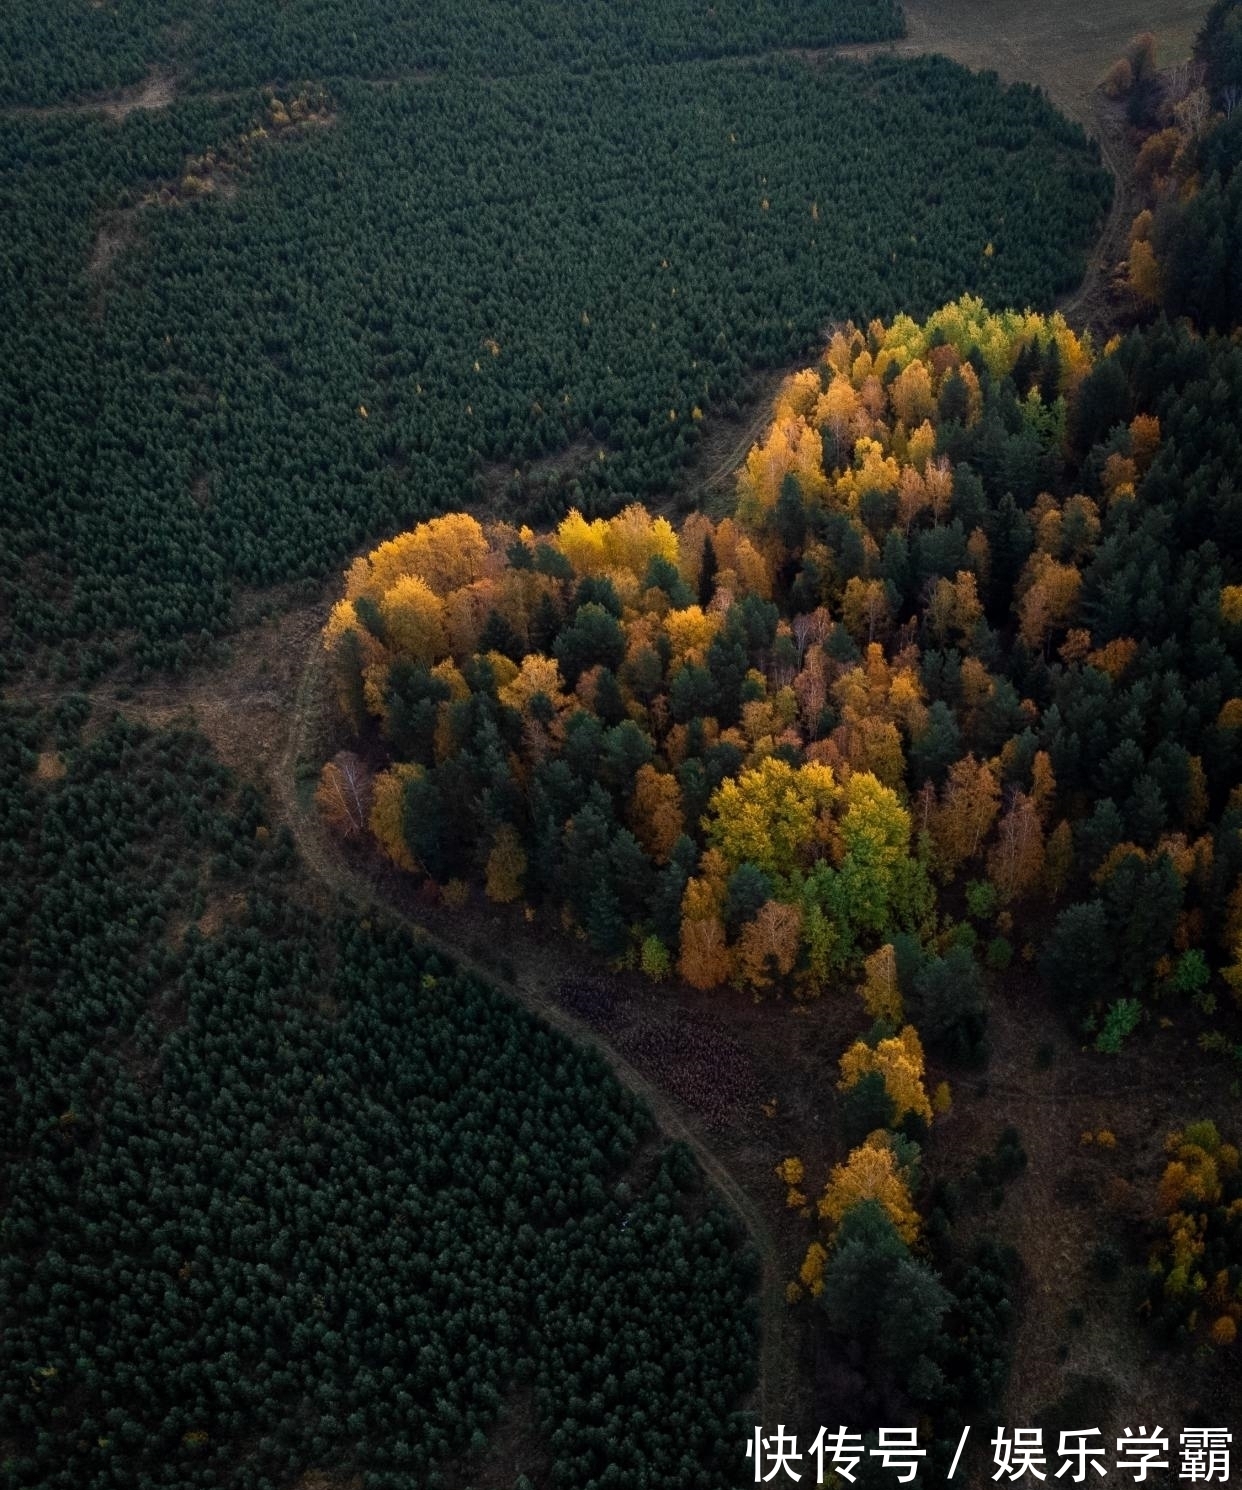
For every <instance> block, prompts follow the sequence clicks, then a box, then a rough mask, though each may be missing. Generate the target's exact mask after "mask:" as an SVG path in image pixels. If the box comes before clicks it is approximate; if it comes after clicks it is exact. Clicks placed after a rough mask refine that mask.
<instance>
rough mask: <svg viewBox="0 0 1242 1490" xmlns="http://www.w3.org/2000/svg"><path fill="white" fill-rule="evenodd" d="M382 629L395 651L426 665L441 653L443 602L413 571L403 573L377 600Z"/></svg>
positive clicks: (443, 643) (445, 643)
mask: <svg viewBox="0 0 1242 1490" xmlns="http://www.w3.org/2000/svg"><path fill="white" fill-rule="evenodd" d="M379 609H380V615H381V616H382V617H383V620H384V632H385V635H386V636H387V638H388V640H389V643H390V644H391V646H392V648H393V650H394V651H396V652H398V653H399V654H400V655H401V656H403V657H408V658H410V659H411V660H413V661H415V662H422V663H425V664H426V665H427V666H428V667H430V666H431V665H432V663H434V662H439V660H440V659H441V658H442V657H443V656H444V654H445V652H446V651H447V648H448V640H447V636H446V634H445V630H444V602H443V601H442V600H441V599H440V597H439V596H438V595H437V594H436V593H435V591H434V590H432V588H431V587H430V585H428V584H427V582H426V581H425V580H423V579H420V578H419V577H418V575H416V574H403V575H402V576H401V577H400V578H399V579H397V580H396V581H395V582H394V583H393V585H392V587H391V588H390V589H388V590H385V591H384V594H383V598H382V599H381V600H380V603H379Z"/></svg>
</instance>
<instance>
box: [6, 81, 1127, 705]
mask: <svg viewBox="0 0 1242 1490" xmlns="http://www.w3.org/2000/svg"><path fill="white" fill-rule="evenodd" d="M795 142H796V143H795ZM0 151H3V159H2V160H0V204H2V205H3V211H2V212H0V257H2V259H3V262H4V264H5V266H6V267H5V273H4V278H3V288H2V289H0V296H2V297H3V299H2V304H3V312H2V314H0V325H2V327H3V330H2V331H0V338H2V343H0V367H2V368H3V373H2V374H0V377H2V379H3V387H2V389H0V407H4V408H5V409H6V410H7V411H9V416H10V417H9V418H8V420H7V424H8V428H9V430H10V436H9V438H8V439H6V442H5V449H4V455H3V462H4V464H3V469H2V470H0V482H3V489H4V493H5V500H4V503H3V506H2V508H0V511H2V513H3V517H2V519H0V565H2V570H0V572H3V574H4V577H5V581H6V590H8V592H9V598H8V603H7V604H6V605H5V607H4V613H3V615H0V623H3V624H5V625H6V629H7V636H8V639H9V645H8V647H7V648H6V651H8V652H9V655H13V649H14V648H15V647H21V646H22V645H29V644H31V643H33V644H34V645H35V646H38V647H46V646H49V645H51V646H56V647H59V648H60V649H61V655H62V656H69V657H76V663H77V665H78V666H79V667H80V668H82V669H83V670H84V671H85V674H86V676H87V678H88V679H89V678H90V677H91V676H93V675H95V674H96V673H97V672H98V671H99V670H100V669H101V668H102V667H105V666H107V665H108V664H109V663H110V662H111V661H112V660H114V659H115V658H116V656H117V655H118V654H119V653H122V654H123V653H125V652H131V651H132V653H133V654H134V655H135V656H136V657H137V658H138V659H139V660H140V661H142V662H145V663H149V664H160V665H166V664H169V663H176V662H178V661H181V660H185V659H188V658H189V657H191V656H192V655H194V654H195V652H196V651H201V649H202V645H203V643H204V641H205V640H207V639H209V638H211V637H214V636H218V635H219V634H220V633H221V632H223V631H224V630H226V629H227V627H228V625H229V620H230V614H231V609H230V607H231V595H232V592H233V590H234V588H235V587H236V586H237V585H239V584H240V585H247V586H252V585H267V584H271V583H273V582H276V581H280V580H287V579H292V578H299V577H309V576H315V577H320V576H322V575H323V574H324V572H325V570H327V569H328V568H329V567H330V566H332V565H335V564H338V563H339V562H340V561H341V560H342V559H343V558H344V557H345V556H346V555H348V554H349V553H350V552H352V551H354V550H355V549H356V548H357V547H358V545H359V544H360V543H362V542H363V541H365V540H366V539H367V538H369V537H373V536H375V535H377V534H380V533H383V532H385V531H392V530H394V529H395V528H397V527H399V526H401V525H403V524H408V523H409V522H410V521H412V520H414V519H417V518H419V517H424V516H428V515H430V514H431V513H433V512H435V511H437V510H441V509H444V508H446V507H452V506H454V505H456V504H457V503H459V502H460V501H461V500H462V497H463V494H464V495H480V494H482V492H483V490H484V481H483V473H484V471H485V469H487V468H489V467H491V466H492V464H493V463H494V464H495V467H496V471H497V478H498V480H499V482H500V483H501V484H502V485H503V484H504V482H505V481H506V479H507V478H510V477H511V473H513V472H514V471H515V470H517V471H519V473H520V468H522V467H523V466H524V465H525V464H526V463H528V462H530V461H532V460H537V459H538V458H539V457H541V456H555V455H556V454H557V453H558V452H563V451H565V449H566V448H567V447H570V446H572V447H573V450H574V452H575V454H574V456H573V457H572V458H571V459H570V464H571V466H573V465H574V461H575V460H576V468H575V469H573V470H572V472H571V476H570V479H569V480H568V481H566V482H562V483H559V484H554V486H553V489H552V490H551V491H550V492H542V493H541V492H539V491H535V492H531V491H530V490H528V489H524V486H529V483H526V484H524V483H523V481H522V479H521V476H520V474H519V476H518V479H517V481H516V483H514V487H515V494H516V502H517V505H518V507H519V508H520V510H521V511H522V514H523V515H524V516H530V517H532V518H534V519H536V520H545V521H546V520H547V519H548V518H550V517H552V516H559V515H561V514H563V512H564V511H565V510H566V508H567V506H568V505H569V504H570V503H571V502H577V503H578V505H579V506H582V507H584V508H586V509H587V510H588V511H592V512H594V511H596V510H602V511H610V510H615V509H616V508H617V507H618V506H619V505H621V504H622V503H623V501H624V500H625V498H626V496H627V495H633V494H637V495H648V494H657V493H666V492H667V491H668V489H669V488H670V487H671V486H672V485H674V484H675V483H676V481H677V479H678V475H679V472H680V471H681V470H682V469H683V468H684V466H685V465H686V463H687V462H688V461H689V460H690V459H691V458H692V457H693V455H694V453H695V451H696V449H697V448H698V447H699V444H700V441H701V439H702V436H703V432H704V430H705V429H708V428H711V427H713V426H714V425H715V424H717V423H719V422H720V421H721V419H722V418H724V417H726V416H727V415H728V414H729V412H730V411H731V410H735V408H736V399H737V397H738V395H739V393H740V392H741V390H742V387H743V384H744V381H745V378H746V375H747V374H748V373H749V372H750V371H751V370H752V369H754V368H758V367H771V366H773V365H779V364H781V363H784V362H785V361H787V360H788V359H789V358H790V357H791V356H795V355H797V354H799V353H801V352H804V351H807V350H809V349H810V348H812V347H813V346H815V345H816V344H817V342H818V341H819V339H820V337H821V333H822V329H823V327H824V326H825V325H826V324H827V323H828V322H829V321H830V320H832V319H834V318H837V317H846V316H853V317H855V318H860V317H864V316H870V315H872V314H878V315H891V314H893V313H895V312H896V311H897V310H898V309H901V308H905V307H910V308H913V309H915V310H916V311H918V312H921V313H926V312H927V311H930V310H931V309H933V308H934V307H935V306H936V305H938V304H939V303H940V302H941V301H942V300H943V299H944V298H945V297H946V296H947V295H948V294H950V293H952V292H954V291H956V290H957V289H959V288H963V287H964V288H971V289H976V290H980V291H986V292H987V294H988V295H989V296H990V297H992V298H993V299H994V300H996V302H997V303H1008V302H1011V301H1012V302H1018V303H1022V302H1025V301H1028V300H1039V301H1048V300H1049V299H1051V298H1052V296H1054V295H1055V294H1056V293H1057V292H1058V291H1059V290H1062V289H1065V288H1066V287H1067V286H1069V285H1070V284H1071V283H1072V282H1073V281H1074V279H1075V278H1076V276H1077V274H1078V271H1079V269H1080V267H1081V263H1082V254H1083V250H1084V248H1085V246H1086V244H1087V242H1088V241H1089V239H1090V236H1091V234H1092V232H1093V231H1094V229H1095V228H1096V226H1097V224H1098V222H1099V220H1100V215H1101V212H1102V211H1103V208H1104V206H1105V204H1106V200H1107V185H1106V183H1107V177H1106V175H1105V173H1104V172H1102V171H1101V170H1100V169H1099V167H1098V166H1097V165H1096V164H1095V163H1094V161H1093V159H1092V155H1091V152H1090V151H1089V150H1088V148H1087V146H1086V143H1085V141H1084V139H1083V137H1082V134H1081V131H1080V130H1078V129H1077V128H1076V127H1073V126H1071V125H1069V124H1068V123H1066V122H1065V121H1064V120H1063V119H1061V118H1060V117H1059V116H1057V115H1056V114H1055V113H1054V112H1053V111H1052V110H1051V108H1050V107H1049V106H1048V105H1047V104H1046V102H1044V101H1043V99H1042V98H1040V97H1039V96H1038V95H1037V94H1035V92H1034V91H1033V90H1030V89H1025V88H1018V89H1002V88H1000V87H999V86H998V85H997V83H996V82H995V80H994V79H988V78H982V77H975V76H972V75H971V74H969V73H967V72H965V71H964V70H962V69H961V68H958V67H956V66H954V65H953V64H951V63H948V62H945V61H943V60H941V59H935V58H930V59H925V60H920V61H914V62H892V61H877V62H876V63H874V64H873V65H872V66H871V67H869V68H867V69H862V68H859V67H857V66H854V65H846V64H835V65H830V66H826V67H824V68H823V69H812V68H810V67H808V66H807V65H805V64H803V63H801V62H791V61H787V62H784V63H781V64H778V63H766V64H757V65H753V66H751V65H747V66H724V65H720V66H710V65H709V66H704V67H699V68H696V69H695V70H694V71H693V72H691V73H689V74H683V73H681V72H679V71H677V70H676V69H670V68H659V67H655V68H635V67H628V66H627V67H625V68H621V69H617V70H613V71H610V72H607V73H601V74H598V75H593V76H590V77H576V76H573V75H570V74H567V73H563V72H557V73H552V74H547V75H544V76H541V77H539V78H538V79H534V80H527V79H523V78H519V79H516V80H513V81H508V82H504V83H492V84H489V86H488V88H487V90H486V92H485V93H479V92H478V91H476V90H474V89H472V88H469V87H466V86H463V85H462V84H461V82H460V81H458V80H457V79H455V78H437V79H431V80H427V81H424V82H420V83H411V82H403V83H397V84H394V85H393V86H390V87H389V86H385V87H372V86H368V85H364V84H360V83H357V82H351V81H342V82H340V83H339V84H337V85H334V86H333V87H332V88H331V90H324V89H322V88H314V89H307V88H303V89H300V90H295V91H293V92H288V91H287V92H286V93H285V94H284V95H283V96H280V97H271V98H269V100H268V101H267V102H266V104H265V103H264V101H263V100H262V99H261V98H259V97H258V96H257V95H253V94H248V95H245V96H244V97H239V98H233V99H230V100H229V101H227V102H221V103H206V102H201V101H200V102H187V103H184V104H181V103H178V104H176V105H175V106H173V107H172V108H170V109H168V110H166V111H162V112H160V113H159V114H153V113H134V114H131V115H129V116H128V117H127V118H126V119H125V120H124V122H123V123H120V124H111V123H106V122H96V121H94V120H88V119H84V118H79V117H75V116H69V117H56V118H53V119H46V118H23V119H20V120H10V121H8V122H7V124H6V127H5V130H4V133H3V141H2V143H0ZM1050 224H1052V225H1054V230H1053V231H1050V230H1049V225H1050ZM536 485H537V483H536ZM68 573H71V574H72V575H73V577H74V582H73V584H72V586H71V587H66V586H65V585H64V584H63V583H58V582H57V579H56V576H64V575H66V574H68ZM120 632H124V633H125V634H126V636H125V639H124V641H120V640H118V635H117V634H118V633H120Z"/></svg>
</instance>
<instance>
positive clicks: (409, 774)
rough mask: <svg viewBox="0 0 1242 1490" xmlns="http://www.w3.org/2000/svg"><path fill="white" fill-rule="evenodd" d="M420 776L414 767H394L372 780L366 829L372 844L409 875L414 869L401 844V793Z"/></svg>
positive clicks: (409, 856) (403, 820)
mask: <svg viewBox="0 0 1242 1490" xmlns="http://www.w3.org/2000/svg"><path fill="white" fill-rule="evenodd" d="M421 775H422V770H421V768H420V767H418V766H414V765H408V764H397V765H395V766H390V767H389V769H388V770H387V771H381V772H380V774H379V775H378V776H377V777H376V778H375V782H374V785H373V788H372V797H371V816H370V821H369V826H370V829H371V832H372V833H373V834H374V836H375V841H376V843H378V844H379V846H380V848H381V849H383V851H384V853H385V854H386V855H387V856H388V858H389V859H391V860H392V862H393V863H394V864H395V865H396V866H397V868H398V869H406V870H409V871H410V872H411V873H413V872H414V871H415V870H416V869H417V868H418V865H417V864H415V862H414V856H413V855H412V854H411V853H410V849H409V845H408V844H407V843H406V841H405V789H406V787H407V786H408V785H409V783H410V782H411V781H413V780H415V779H416V778H417V777H419V776H421Z"/></svg>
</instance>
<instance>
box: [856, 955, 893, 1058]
mask: <svg viewBox="0 0 1242 1490" xmlns="http://www.w3.org/2000/svg"><path fill="white" fill-rule="evenodd" d="M863 971H864V974H865V977H864V979H863V982H862V986H861V987H860V988H859V990H858V993H859V996H860V998H861V999H862V1002H863V1008H864V1009H866V1011H867V1013H868V1014H870V1016H871V1017H872V1019H882V1020H884V1021H885V1022H886V1023H888V1024H894V1025H895V1024H899V1023H900V1021H901V1017H902V1001H901V987H900V985H899V983H898V981H897V954H896V952H895V951H894V950H893V945H892V943H891V942H886V943H885V944H884V946H882V947H880V948H879V950H878V951H875V952H873V953H872V954H871V956H870V957H867V958H865V959H864V961H863ZM851 1084H852V1083H851Z"/></svg>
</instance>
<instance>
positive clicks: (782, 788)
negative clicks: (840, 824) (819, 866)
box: [705, 756, 839, 875]
mask: <svg viewBox="0 0 1242 1490" xmlns="http://www.w3.org/2000/svg"><path fill="white" fill-rule="evenodd" d="M838 796H839V788H838V787H837V783H836V778H835V777H834V776H833V773H832V769H831V767H829V766H822V765H816V764H814V763H811V764H808V765H805V766H791V765H790V764H789V762H788V761H785V760H782V759H780V758H779V757H777V756H768V757H767V758H766V759H765V760H762V761H760V763H759V764H758V765H757V766H755V767H753V768H752V769H750V770H745V771H742V772H741V773H740V774H739V775H738V776H736V777H733V778H731V779H729V780H726V781H724V782H722V783H721V784H720V786H719V787H718V788H717V789H716V791H715V792H713V793H712V796H711V799H710V801H709V803H708V817H707V819H706V820H705V826H706V829H707V837H708V841H709V842H710V843H711V844H712V845H713V846H714V847H716V848H718V849H719V850H720V851H721V853H722V854H723V855H724V858H725V861H726V862H727V864H728V866H729V868H730V869H736V868H737V866H738V865H739V864H741V863H744V862H746V861H749V862H750V863H752V864H756V865H758V867H759V868H760V869H762V870H764V871H765V872H766V873H768V874H772V875H783V874H788V873H789V872H790V871H791V870H792V869H795V868H796V867H797V866H798V865H799V863H801V862H802V860H803V859H804V858H805V857H806V856H807V854H808V853H809V852H811V851H812V850H813V849H814V848H815V847H816V846H817V845H823V844H824V843H826V842H827V838H828V813H829V812H830V810H831V808H832V806H833V804H834V803H835V802H836V801H837V799H838Z"/></svg>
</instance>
